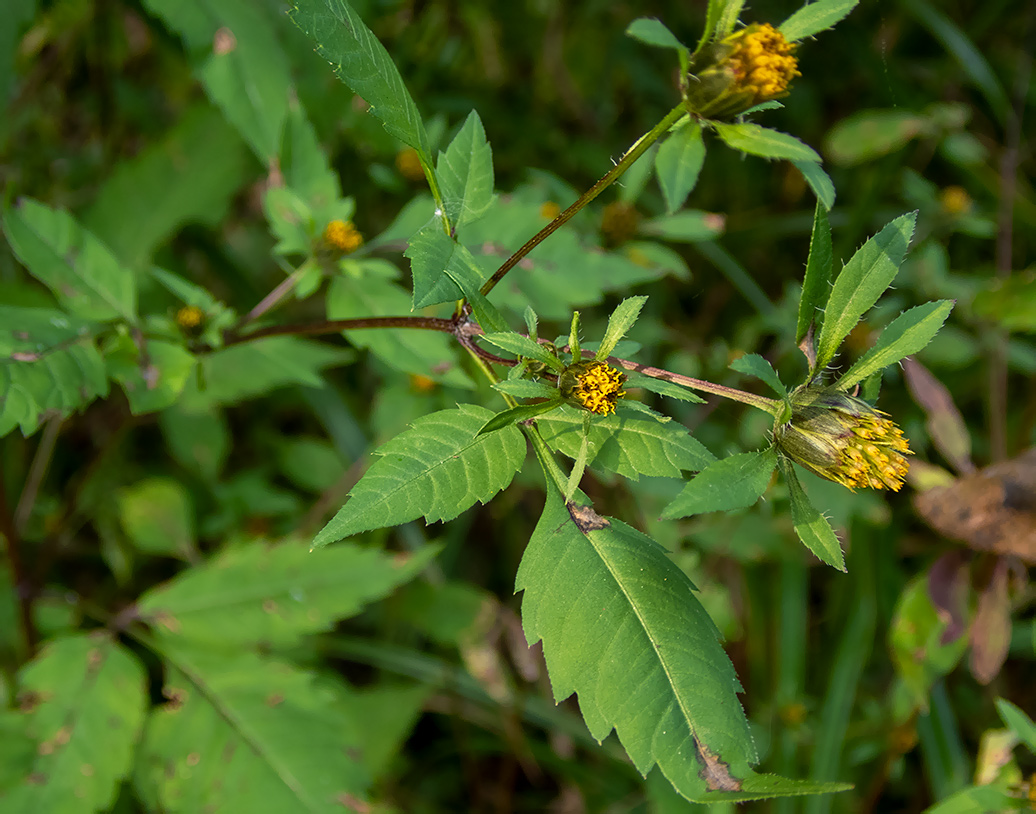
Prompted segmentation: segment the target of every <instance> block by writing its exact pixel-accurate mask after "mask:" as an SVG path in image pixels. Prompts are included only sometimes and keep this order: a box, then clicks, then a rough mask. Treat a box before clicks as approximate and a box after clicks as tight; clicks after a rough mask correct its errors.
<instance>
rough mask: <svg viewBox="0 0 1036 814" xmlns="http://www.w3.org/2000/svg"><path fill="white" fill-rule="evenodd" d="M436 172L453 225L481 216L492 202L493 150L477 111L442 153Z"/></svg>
mask: <svg viewBox="0 0 1036 814" xmlns="http://www.w3.org/2000/svg"><path fill="white" fill-rule="evenodd" d="M436 172H437V173H438V176H439V184H440V185H441V192H442V200H443V205H444V206H445V207H446V219H447V221H448V222H449V223H450V224H452V225H453V226H463V225H464V224H465V223H470V222H471V221H473V220H476V219H478V218H479V217H481V216H482V214H483V213H484V212H485V211H486V210H487V209H488V208H489V206H490V204H492V203H493V151H492V149H490V147H489V143H488V142H487V141H486V131H485V129H484V128H483V127H482V120H481V119H479V117H478V113H476V112H475V111H474V110H472V111H471V113H470V114H469V115H468V118H467V120H466V121H465V122H464V126H463V127H461V129H460V132H459V133H457V135H456V136H455V137H454V139H453V141H451V142H450V146H449V147H447V148H446V151H445V152H440V153H439V161H438V164H437V165H436Z"/></svg>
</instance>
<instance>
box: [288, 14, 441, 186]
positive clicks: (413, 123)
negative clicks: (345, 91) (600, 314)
mask: <svg viewBox="0 0 1036 814" xmlns="http://www.w3.org/2000/svg"><path fill="white" fill-rule="evenodd" d="M292 6H293V9H292V11H291V18H292V19H293V20H294V21H295V23H296V25H298V27H299V28H301V29H302V30H303V31H305V32H306V33H307V34H308V35H309V36H310V37H312V38H313V40H314V41H315V42H316V44H317V51H318V52H319V53H320V55H321V56H323V57H324V58H325V59H326V60H327V61H328V62H330V63H331V65H332V66H333V67H334V70H335V73H336V74H337V75H338V78H339V79H341V80H342V81H343V82H345V84H346V85H348V86H349V87H350V88H352V90H353V92H355V93H357V94H359V95H360V96H361V97H363V99H364V101H366V102H367V104H369V105H370V106H371V111H370V112H371V113H372V114H374V115H375V116H377V117H378V118H379V119H381V122H382V124H384V125H385V129H386V130H387V131H388V132H389V133H391V134H392V135H393V136H395V137H396V138H398V139H399V140H400V141H402V142H403V143H404V144H409V145H410V146H411V147H413V148H414V149H415V150H417V153H418V155H419V156H420V157H421V163H422V164H423V165H424V166H425V167H426V168H430V167H431V165H432V162H431V150H430V148H429V145H428V134H427V133H426V132H425V127H424V122H423V121H422V120H421V114H420V113H418V111H417V105H415V104H414V100H413V98H412V97H411V96H410V92H409V91H408V90H407V89H406V85H404V84H403V78H402V77H401V76H400V75H399V70H398V69H397V68H396V65H395V63H394V62H393V61H392V58H391V57H390V56H389V55H388V52H387V51H386V50H385V46H383V45H382V44H381V43H380V42H379V41H378V38H377V37H375V36H374V34H373V33H372V32H371V30H370V29H369V28H367V26H366V25H365V24H364V22H363V20H361V19H360V16H359V15H358V14H357V13H356V11H355V10H354V9H353V7H352V6H350V5H349V3H347V2H346V1H345V0H295V2H293V3H292Z"/></svg>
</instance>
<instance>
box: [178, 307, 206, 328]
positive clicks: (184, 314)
mask: <svg viewBox="0 0 1036 814" xmlns="http://www.w3.org/2000/svg"><path fill="white" fill-rule="evenodd" d="M203 319H205V312H204V311H202V310H201V309H200V308H199V307H198V306H197V305H185V306H184V307H183V308H181V309H180V310H179V311H177V312H176V324H177V325H179V326H180V327H181V328H183V329H184V330H185V331H189V330H191V329H192V328H197V327H198V326H199V325H201V323H202V320H203Z"/></svg>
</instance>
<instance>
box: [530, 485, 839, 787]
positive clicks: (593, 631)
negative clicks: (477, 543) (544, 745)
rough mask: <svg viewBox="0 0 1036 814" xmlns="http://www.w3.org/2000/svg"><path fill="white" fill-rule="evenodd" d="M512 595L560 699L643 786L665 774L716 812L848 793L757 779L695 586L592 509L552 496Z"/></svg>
mask: <svg viewBox="0 0 1036 814" xmlns="http://www.w3.org/2000/svg"><path fill="white" fill-rule="evenodd" d="M573 518H575V519H576V521H575V522H574V520H573ZM577 523H578V524H579V525H577ZM515 590H516V591H524V592H525V595H524V596H523V598H522V625H523V627H524V628H525V636H526V639H527V640H528V641H529V643H530V644H533V643H535V642H537V641H541V640H542V642H543V654H544V657H545V659H546V662H547V669H548V672H549V673H550V681H551V687H552V689H553V691H554V697H555V699H556V700H558V701H561V700H563V699H565V698H567V697H568V696H569V695H571V694H572V693H577V694H578V696H579V708H580V711H581V712H582V714H583V718H584V720H585V721H586V724H587V727H588V728H589V730H590V734H592V735H593V736H594V737H595V738H596V739H597V740H603V739H604V738H605V737H606V736H607V735H608V734H609V732H611V730H612V729H613V728H614V729H615V731H616V733H617V734H618V736H619V740H620V741H621V742H622V745H623V746H624V747H625V749H626V751H627V753H628V754H629V756H630V759H631V760H632V761H633V764H634V766H636V767H637V769H638V771H640V772H641V773H642V774H647V772H648V771H649V770H650V769H651V767H652V766H654V765H656V764H657V765H658V766H659V767H660V768H661V770H662V771H663V773H664V774H665V775H666V777H667V778H668V779H669V781H670V782H671V783H672V784H673V785H674V786H675V787H676V789H677V790H678V791H679V792H680V793H681V794H683V795H684V796H685V797H687V798H689V799H691V800H699V801H705V800H707V801H710V802H711V801H713V800H749V799H759V798H762V797H772V796H778V795H782V794H803V793H815V792H824V791H833V790H836V789H837V788H839V786H835V785H834V784H831V785H825V784H810V783H799V782H797V781H792V780H787V779H786V778H778V777H773V776H765V775H764V776H759V775H755V774H753V772H752V771H751V768H750V766H751V764H752V763H754V762H755V760H756V755H755V745H754V743H753V741H752V738H751V735H750V733H749V730H748V723H747V721H746V720H745V716H744V712H743V711H742V709H741V704H740V703H739V701H738V698H737V693H738V691H740V689H741V687H740V684H739V683H738V681H737V676H736V675H735V674H734V669H733V667H732V665H731V664H730V661H729V659H728V658H727V656H726V654H725V653H724V652H723V649H722V648H721V647H720V644H719V632H718V631H717V630H716V626H715V625H714V624H713V623H712V620H711V619H710V618H709V616H708V614H707V613H706V612H705V610H704V608H702V606H701V604H700V603H699V602H698V601H697V600H696V599H695V597H694V593H693V591H694V586H693V585H692V584H691V582H690V580H689V579H688V578H687V576H686V575H685V574H684V573H683V572H682V571H681V570H680V569H679V568H677V567H676V565H675V564H674V563H673V562H672V561H671V560H670V559H669V558H668V557H667V556H666V554H665V552H664V550H663V549H662V547H661V546H659V545H658V544H657V543H656V542H654V541H653V540H651V539H650V538H648V537H646V536H644V535H643V534H641V533H640V532H638V531H637V530H636V529H633V528H630V527H629V526H627V525H626V524H624V523H622V522H621V521H618V520H614V519H611V518H603V517H601V516H600V515H597V514H596V513H595V512H593V510H592V509H591V508H590V507H588V506H572V508H571V513H570V510H569V509H567V508H566V506H565V505H564V504H562V502H561V500H560V498H559V497H558V495H557V494H556V493H555V492H554V491H552V490H551V491H549V493H548V496H547V504H546V506H545V507H544V510H543V515H542V516H541V518H540V521H539V523H538V524H537V526H536V530H535V532H533V536H532V539H531V540H530V542H529V546H528V548H527V549H526V551H525V555H524V556H523V557H522V563H521V565H520V566H519V569H518V575H517V578H516V580H515ZM840 788H845V786H841V787H840Z"/></svg>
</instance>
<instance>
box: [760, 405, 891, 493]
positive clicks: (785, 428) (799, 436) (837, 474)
mask: <svg viewBox="0 0 1036 814" xmlns="http://www.w3.org/2000/svg"><path fill="white" fill-rule="evenodd" d="M774 437H775V439H776V441H777V447H778V448H779V449H780V450H781V451H782V452H783V453H784V454H785V455H787V456H788V457H789V458H791V460H793V461H795V463H797V464H799V465H800V466H803V467H805V468H806V469H808V470H809V471H810V472H813V473H814V474H816V475H819V476H820V477H822V478H827V479H828V480H832V481H834V482H835V483H840V484H842V486H846V487H848V488H849V489H853V490H855V489H858V488H862V487H870V488H872V489H891V490H893V491H894V492H898V491H899V489H900V487H902V485H903V481H904V479H905V478H906V473H907V469H908V468H909V467H908V464H907V461H906V458H904V457H903V456H904V455H910V454H911V452H910V447H909V446H908V445H907V440H906V438H904V437H903V431H902V430H901V429H900V428H899V427H897V426H896V425H895V424H894V423H893V422H892V421H890V420H889V419H888V418H886V417H885V414H884V413H882V412H881V411H880V410H875V409H874V408H873V407H871V406H870V405H869V404H867V403H866V402H865V401H861V400H860V399H857V398H853V397H852V396H848V395H846V394H844V393H840V392H837V391H835V390H830V389H826V388H819V387H808V388H805V389H803V390H799V391H798V392H796V393H794V394H793V395H792V415H791V419H790V420H789V421H787V422H785V423H783V424H778V425H777V426H776V427H775V428H774Z"/></svg>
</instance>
